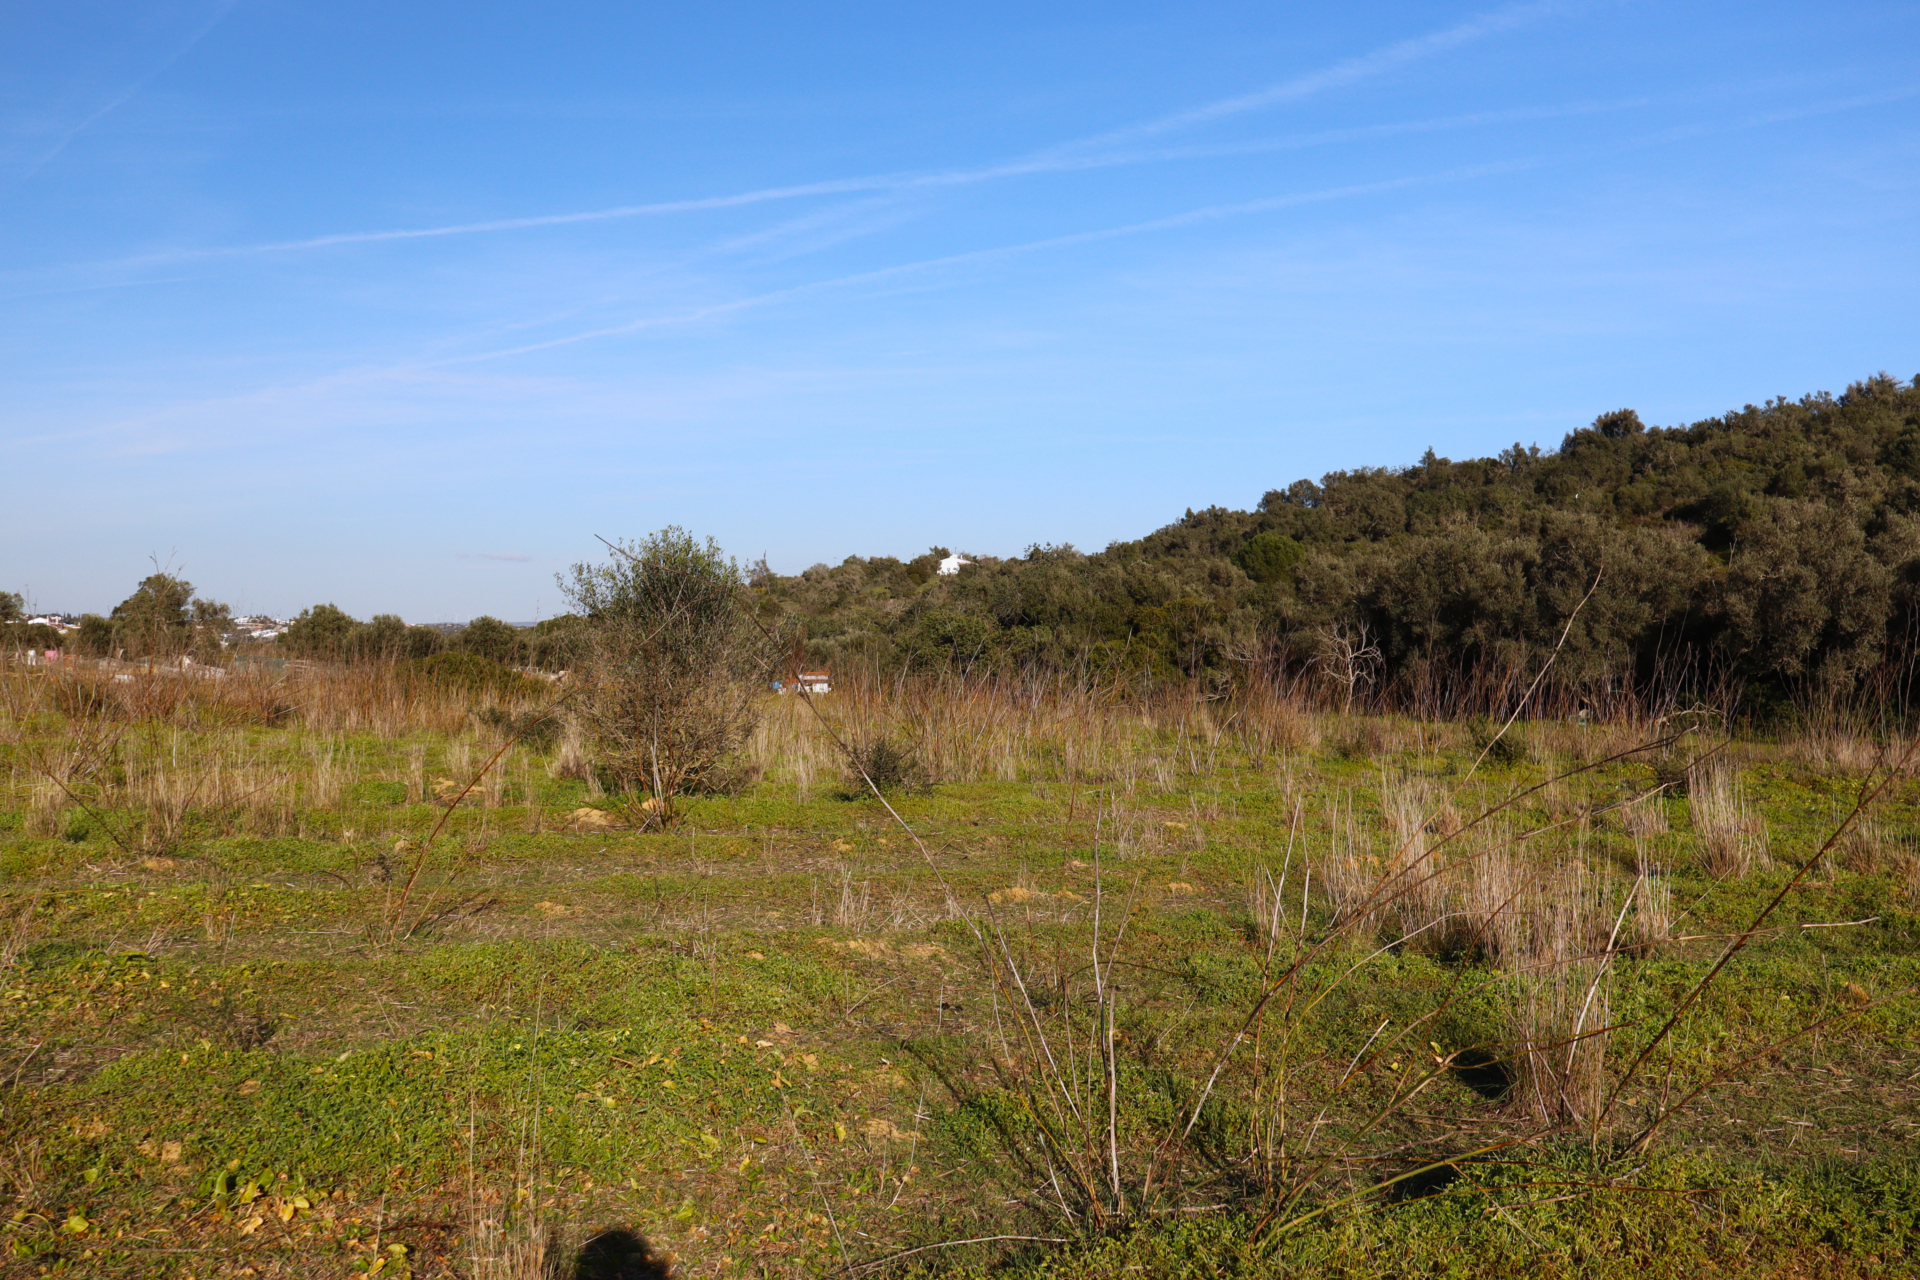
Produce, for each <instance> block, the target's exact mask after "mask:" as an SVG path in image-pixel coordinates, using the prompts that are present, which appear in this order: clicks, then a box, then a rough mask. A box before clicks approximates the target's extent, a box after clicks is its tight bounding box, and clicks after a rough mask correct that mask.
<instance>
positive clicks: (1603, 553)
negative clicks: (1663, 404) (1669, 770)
mask: <svg viewBox="0 0 1920 1280" xmlns="http://www.w3.org/2000/svg"><path fill="white" fill-rule="evenodd" d="M942 553H943V549H939V548H936V549H935V551H934V552H931V553H929V554H928V555H926V556H922V557H920V558H919V559H917V560H913V561H907V562H903V561H899V560H895V559H891V558H886V557H878V558H874V559H861V558H859V557H852V558H849V559H848V560H846V561H844V562H843V563H841V564H840V565H838V566H833V567H828V566H825V565H816V566H814V567H813V568H811V569H809V570H807V571H806V572H805V573H803V574H800V575H798V576H795V577H779V576H776V575H773V574H771V573H768V572H765V571H764V570H762V571H761V572H760V573H758V574H757V575H756V576H755V578H754V585H755V587H756V589H757V590H758V591H759V592H760V594H761V595H762V597H763V605H762V608H763V610H764V611H765V613H767V614H769V615H774V614H778V615H781V616H783V617H785V618H786V619H787V621H788V622H789V624H790V626H791V627H792V628H793V629H795V630H797V631H798V632H799V633H800V634H802V635H803V636H804V648H803V650H802V656H804V658H805V659H806V660H808V661H812V662H828V663H837V664H842V665H873V666H876V667H879V668H882V669H892V668H896V667H899V666H901V665H912V666H919V667H939V666H948V665H952V666H960V667H968V668H974V669H982V668H984V669H1008V668H1018V667H1022V666H1027V665H1031V664H1044V665H1051V666H1080V665H1087V666H1091V667H1096V668H1102V669H1109V670H1123V671H1138V672H1142V673H1150V674H1158V675H1164V676H1175V675H1180V676H1187V677H1196V678H1199V679H1202V680H1207V681H1212V682H1225V681H1228V680H1230V679H1232V678H1234V677H1235V676H1236V674H1237V673H1238V672H1240V671H1243V670H1244V669H1246V668H1247V667H1248V666H1249V665H1250V664H1265V665H1267V666H1268V667H1269V668H1270V669H1271V668H1275V667H1277V668H1279V669H1282V670H1292V671H1295V672H1305V671H1314V672H1317V673H1319V674H1321V675H1323V676H1326V677H1330V678H1331V679H1332V680H1333V681H1334V683H1335V685H1336V686H1339V685H1345V686H1346V687H1348V689H1349V690H1351V691H1353V692H1355V693H1358V694H1361V695H1362V696H1378V697H1386V698H1389V699H1391V700H1394V701H1412V702H1414V703H1417V704H1418V705H1421V706H1425V707H1428V708H1430V709H1433V710H1462V709H1469V708H1470V707H1471V705H1472V704H1474V703H1476V702H1479V703H1483V704H1484V703H1487V702H1491V701H1497V700H1498V698H1499V697H1500V696H1501V695H1500V692H1499V691H1500V690H1501V689H1503V688H1511V687H1512V677H1513V675H1514V673H1516V672H1520V671H1528V670H1533V669H1537V665H1538V663H1539V662H1540V661H1542V660H1543V659H1544V658H1545V657H1546V656H1547V655H1548V654H1549V653H1551V652H1552V651H1553V650H1554V648H1555V646H1556V644H1558V643H1559V642H1560V639H1561V635H1562V633H1563V631H1565V632H1566V639H1565V643H1564V646H1563V647H1562V648H1561V651H1560V655H1559V657H1558V658H1557V659H1556V662H1555V666H1554V679H1555V681H1556V683H1557V686H1558V688H1559V689H1560V690H1561V691H1562V692H1563V693H1568V694H1572V695H1575V696H1580V697H1587V698H1604V697H1608V696H1612V697H1620V696H1637V697H1646V696H1649V695H1668V696H1672V695H1696V696H1697V695H1699V694H1702V693H1708V692H1717V693H1721V694H1724V693H1726V692H1728V691H1730V690H1735V689H1745V690H1747V691H1748V695H1749V698H1750V700H1751V699H1753V698H1760V699H1762V700H1765V699H1769V698H1774V699H1777V698H1793V699H1800V700H1808V699H1815V700H1822V701H1830V700H1832V699H1834V698H1845V697H1848V696H1852V695H1855V694H1859V693H1861V692H1865V691H1871V692H1874V693H1875V694H1876V695H1881V694H1887V693H1897V694H1899V695H1901V696H1904V692H1905V686H1906V677H1907V672H1908V670H1909V667H1910V665H1911V659H1912V656H1913V652H1914V648H1915V646H1914V637H1913V634H1912V633H1913V630H1914V624H1915V621H1916V608H1915V606H1916V601H1917V598H1920V597H1917V595H1916V592H1917V591H1920V379H1916V380H1915V381H1914V382H1913V383H1908V384H1903V383H1900V382H1898V381H1896V380H1895V379H1893V378H1890V377H1888V376H1886V375H1884V374H1883V375H1880V376H1877V377H1874V378H1870V379H1868V380H1866V381H1864V382H1860V383H1856V384H1854V385H1852V386H1850V387H1848V388H1847V390H1846V392H1845V393H1844V394H1842V395H1840V396H1837V397H1836V396H1831V395H1828V394H1825V393H1821V394H1818V395H1812V396H1807V397H1805V398H1803V399H1800V400H1797V401H1788V400H1784V399H1781V400H1773V401H1769V402H1768V403H1766V404H1765V405H1762V406H1752V405H1749V406H1747V407H1746V408H1744V409H1741V410H1738V411H1736V412H1733V413H1729V414H1726V415H1724V416H1722V417H1719V418H1712V419H1708V420H1705V421H1702V422H1697V423H1694V424H1692V425H1691V426H1684V427H1672V428H1648V427H1645V426H1644V425H1643V424H1642V423H1641V421H1640V419H1639V417H1638V416H1637V415H1636V414H1635V413H1634V412H1632V411H1631V410H1617V411H1614V412H1611V413H1607V414H1603V415H1601V416H1600V417H1599V418H1598V419H1597V420H1596V421H1595V422H1594V424H1593V425H1592V426H1591V427H1588V428H1583V429H1581V430H1578V431H1575V432H1573V433H1572V434H1570V435H1569V436H1567V438H1566V439H1565V440H1564V441H1563V442H1562V444H1561V446H1560V448H1559V449H1558V450H1557V451H1553V452H1542V451H1541V450H1539V449H1538V448H1537V447H1536V448H1522V447H1521V446H1519V445H1515V446H1514V447H1513V448H1511V449H1508V450H1505V451H1503V452H1502V453H1501V454H1500V455H1499V456H1498V457H1493V458H1477V459H1471V460H1467V461H1461V462H1455V461H1451V460H1449V459H1446V458H1440V457H1436V456H1434V454H1433V453H1432V451H1431V450H1429V451H1428V453H1427V455H1426V456H1425V457H1423V458H1422V459H1420V461H1419V462H1417V463H1415V464H1414V465H1412V466H1408V467H1401V468H1361V469H1358V470H1353V471H1337V472H1333V473H1330V474H1328V475H1326V476H1324V477H1322V478H1321V480H1320V481H1319V482H1317V483H1316V482H1313V481H1309V480H1297V481H1294V482H1293V483H1292V484H1290V485H1287V486H1286V487H1284V488H1276V489H1274V490H1272V491H1270V492H1268V493H1267V494H1266V496H1265V497H1264V498H1263V499H1262V500H1261V502H1260V504H1259V506H1258V507H1257V508H1256V509H1254V510H1252V511H1236V510H1229V509H1226V508H1220V507H1213V508H1209V509H1207V510H1205V511H1190V512H1188V513H1187V514H1186V516H1185V517H1183V518H1182V519H1181V520H1179V521H1178V522H1176V523H1174V524H1172V525H1169V526H1167V527H1166V528H1164V529H1160V530H1158V531H1157V532H1154V533H1152V534H1149V535H1147V536H1146V537H1144V538H1141V539H1139V540H1138V541H1135V542H1123V543H1115V544H1114V545H1112V546H1110V547H1108V548H1107V549H1106V550H1105V551H1101V552H1097V553H1093V554H1085V553H1082V552H1080V551H1077V550H1075V549H1074V548H1072V547H1070V546H1063V547H1035V548H1032V549H1031V550H1029V552H1028V553H1027V554H1026V555H1025V556H1023V557H1019V558H1015V559H1008V560H1002V561H991V560H985V561H983V562H982V563H978V564H973V565H969V566H967V567H964V568H963V569H962V570H961V571H960V572H959V573H958V574H955V575H951V576H941V575H938V574H937V573H936V572H935V571H934V570H935V566H936V565H937V561H938V558H939V555H940V554H942ZM1596 583H1597V585H1596ZM1590 591H1591V597H1590V598H1588V593H1589V592H1590ZM1583 599H1585V604H1584V606H1583V605H1582V601H1583ZM1576 610H1577V616H1575V615H1576ZM1570 617H1571V618H1574V621H1573V625H1572V627H1571V628H1570V629H1569V628H1568V626H1567V623H1568V619H1569V618H1570Z"/></svg>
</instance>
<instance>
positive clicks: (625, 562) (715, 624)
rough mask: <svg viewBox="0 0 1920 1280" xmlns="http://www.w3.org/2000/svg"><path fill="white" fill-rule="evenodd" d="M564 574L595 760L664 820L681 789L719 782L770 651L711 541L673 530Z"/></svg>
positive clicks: (734, 571) (747, 720)
mask: <svg viewBox="0 0 1920 1280" xmlns="http://www.w3.org/2000/svg"><path fill="white" fill-rule="evenodd" d="M559 581H560V588H561V590H562V591H563V592H564V593H565V594H566V596H567V598H568V599H569V600H570V601H571V602H572V603H573V604H574V606H575V607H576V608H577V609H578V610H579V611H580V614H581V615H582V617H583V619H584V626H583V628H582V629H583V632H584V636H583V639H584V646H583V647H584V653H583V663H582V669H581V670H580V672H579V673H578V675H577V677H576V679H577V681H578V683H577V685H576V688H577V690H578V692H577V693H576V694H575V702H574V705H575V707H576V708H577V710H578V713H579V714H580V716H581V717H582V718H583V719H584V720H585V721H586V723H587V726H588V727H589V728H590V729H591V730H592V732H593V736H594V738H595V741H596V744H597V747H598V758H599V763H600V766H601V768H602V769H603V771H604V772H605V773H606V774H607V775H608V776H609V778H610V780H612V781H613V782H615V783H616V784H617V785H619V786H620V787H622V788H624V789H627V790H638V791H645V792H647V793H649V794H650V795H651V796H652V797H653V798H654V799H655V800H656V801H657V802H658V804H657V805H656V806H655V808H654V809H653V810H652V811H651V812H653V813H654V814H655V815H656V816H657V817H658V819H659V820H660V821H662V822H666V821H670V820H671V818H672V815H673V801H674V798H675V797H676V796H680V795H684V794H687V793H689V792H695V791H699V790H702V789H704V788H707V787H710V786H712V785H714V784H716V783H717V782H718V781H719V779H720V776H721V774H722V771H723V769H724V767H725V764H726V761H727V758H728V757H729V756H730V755H732V754H733V753H734V752H735V751H737V750H738V749H739V747H740V746H741V745H742V744H743V743H744V742H745V741H746V738H747V735H748V734H749V733H751V732H752V730H753V726H754V724H755V721H756V719H757V716H758V707H757V703H758V700H759V697H760V695H761V693H762V691H764V689H765V687H766V685H765V681H766V676H767V671H768V669H769V666H770V662H771V658H772V653H771V646H770V644H769V642H768V640H767V638H766V637H765V636H764V635H763V634H762V633H761V632H760V631H759V630H758V628H756V627H755V626H754V624H753V620H752V619H751V618H750V617H749V616H748V614H747V612H746V608H747V602H746V600H745V589H744V587H743V585H742V582H741V576H740V569H739V566H738V565H736V564H735V563H734V562H733V561H732V560H730V559H728V558H727V557H726V556H725V555H724V554H723V553H722V552H721V550H720V548H719V546H718V545H717V544H716V543H715V542H714V541H713V540H712V539H711V538H709V539H707V540H706V541H705V542H700V541H697V540H696V539H695V538H694V537H693V535H692V534H690V533H688V532H686V531H685V530H684V529H680V528H677V527H672V526H669V527H668V528H665V529H662V530H661V531H660V532H658V533H656V534H653V535H651V536H649V537H647V538H643V539H641V540H640V541H639V542H637V543H620V544H616V545H615V551H614V555H613V557H612V558H611V559H610V560H608V561H607V562H606V563H604V564H576V565H574V566H573V570H572V573H571V575H569V576H565V577H562V578H560V580H559Z"/></svg>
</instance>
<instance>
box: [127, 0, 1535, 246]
mask: <svg viewBox="0 0 1920 1280" xmlns="http://www.w3.org/2000/svg"><path fill="white" fill-rule="evenodd" d="M1559 7H1561V6H1559V5H1556V4H1526V5H1519V6H1515V7H1511V8H1507V9H1502V10H1499V11H1497V12H1495V13H1492V14H1487V15H1484V16H1482V17H1478V18H1474V19H1472V20H1471V21H1468V22H1465V23H1462V24H1460V25H1458V26H1454V27H1449V28H1447V29H1446V30H1444V31H1436V32H1433V33H1431V34H1429V35H1425V36H1420V37H1417V38H1414V39H1411V40H1402V41H1400V42H1398V43H1396V44H1392V45H1388V46H1386V47H1385V48H1382V49H1378V50H1375V51H1374V52H1372V53H1369V54H1366V55H1364V56H1362V57H1359V58H1352V59H1349V60H1347V61H1345V62H1340V63H1336V64H1335V65H1333V66H1331V67H1327V68H1325V69H1323V70H1321V71H1316V72H1313V73H1311V74H1308V75H1305V76H1300V77H1296V78H1295V79H1292V80H1287V81H1283V82H1282V83H1280V84H1277V85H1273V86H1271V87H1269V88H1266V89H1262V90H1259V91H1257V92H1255V93H1250V94H1242V95H1239V96H1237V97H1232V98H1224V99H1221V100H1220V101H1218V102H1212V103H1208V104H1206V105H1204V106H1200V107H1195V108H1192V109H1191V110H1187V111H1182V112H1178V113H1176V114H1173V115H1169V116H1163V117H1161V118H1160V119H1157V120H1150V121H1146V122H1144V123H1141V124H1137V125H1131V126H1128V127H1127V128H1124V129H1119V130H1115V131H1112V132H1109V133H1103V134H1096V135H1093V136H1090V137H1087V138H1081V139H1077V140H1074V141H1071V142H1066V143H1061V144H1059V145H1057V146H1054V147H1051V148H1048V149H1046V150H1044V151H1040V152H1037V153H1034V154H1032V155H1029V156H1026V157H1023V158H1020V159H1017V160H1010V161H1006V162H1004V163H1001V164H995V165H987V166H982V167H978V168H964V169H952V170H947V171H944V172H938V173H921V174H912V173H895V174H874V175H868V176H865V177H853V178H839V179H831V180H827V181H823V182H807V183H797V184H793V185H789V186H778V187H762V188H759V189H757V190H753V191H742V192H737V193H734V194H731V195H720V196H705V197H699V198H694V199H687V200H666V201H658V202H654V203H648V204H630V205H616V206H613V207H612V208H607V209H591V210H586V211H584V212H577V213H554V214H540V215H534V216H530V217H521V218H494V219H488V220H485V221H479V222H459V223H452V224H449V225H446V226H439V227H410V228H398V229H393V230H383V231H348V232H339V233H335V234H331V235H322V236H311V237H307V238H305V239H299V240H280V241H270V242H266V243H262V244H253V245H235V246H229V247H220V248H208V249H181V250H172V251H168V252H164V253H157V254H147V255H141V256H139V257H135V258H129V259H125V260H122V261H121V262H120V263H118V264H116V265H123V266H132V265H138V264H141V263H149V262H163V261H164V262H175V261H181V260H191V259H204V258H217V257H236V256H243V255H253V254H271V253H290V252H299V251H304V250H312V249H329V248H335V247H340V246H345V245H357V244H382V243H390V242H395V241H406V240H430V239H439V238H442V237H446V236H464V235H480V234H487V233H492V232H504V231H526V230H532V229H535V228H539V227H561V226H573V225H578V224H581V223H591V222H609V221H615V220H620V219H627V218H641V217H653V216H662V215H670V214H679V213H699V212H704V211H709V210H716V209H736V208H742V207H745V206H748V205H755V204H764V203H767V202H770V201H777V200H794V199H801V198H805V197H808V196H826V195H846V194H852V193H859V192H869V191H904V190H913V189H925V188H935V187H951V186H966V185H972V184H975V183H982V182H991V181H995V180H998V179H1004V178H1015V177H1023V176H1028V175H1032V174H1041V173H1058V172H1070V171H1075V170H1085V169H1095V168H1110V167H1116V166H1122V165H1129V164H1142V163H1154V162H1157V161H1162V160H1166V159H1177V158H1182V156H1183V155H1185V154H1191V155H1193V156H1196V157H1197V156H1199V155H1201V154H1205V153H1204V152H1201V151H1195V152H1192V153H1181V152H1146V153H1134V154H1121V155H1112V154H1105V155H1086V154H1080V155H1076V154H1073V153H1076V152H1081V153H1084V152H1088V151H1093V150H1095V149H1097V148H1101V147H1111V146H1112V145H1113V144H1115V143H1118V142H1124V141H1127V140H1129V139H1138V138H1147V137H1155V136H1159V135H1162V134H1166V133H1169V132H1173V131H1175V130H1178V129H1182V128H1187V127H1189V126H1192V125H1197V124H1203V123H1206V122H1208V121H1212V120H1218V119H1222V118H1224V117H1227V116H1231V115H1238V114H1241V113H1243V112H1247V111H1254V110H1258V109H1260V108H1262V107H1267V106H1273V105H1276V104H1278V103H1282V102H1291V101H1297V100H1299V99H1302V98H1307V97H1311V96H1312V95H1314V94H1316V93H1320V92H1323V91H1325V90H1328V89H1333V88H1338V87H1340V86H1343V85H1348V84H1352V83H1355V82H1357V81H1360V80H1364V79H1368V78H1370V77H1373V76H1378V75H1381V74H1384V73H1386V72H1388V71H1391V70H1394V69H1397V68H1399V67H1403V66H1406V65H1408V64H1410V63H1414V62H1418V61H1420V60H1422V59H1425V58H1430V57H1434V56H1437V55H1439V54H1441V53H1445V52H1448V51H1450V50H1452V49H1456V48H1459V47H1461V46H1462V45H1466V44H1469V43H1472V42H1473V41H1475V40H1480V39H1484V38H1486V37H1488V36H1492V35H1495V34H1498V33H1500V32H1503V31H1507V30H1510V29H1512V28H1514V27H1517V26H1519V25H1521V24H1523V23H1525V22H1528V21H1531V20H1533V19H1534V18H1537V17H1539V16H1541V15H1543V14H1546V13H1549V12H1552V11H1554V10H1555V9H1557V8H1559ZM1463 119H1464V120H1466V121H1472V120H1473V119H1474V118H1473V117H1466V118H1463Z"/></svg>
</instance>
